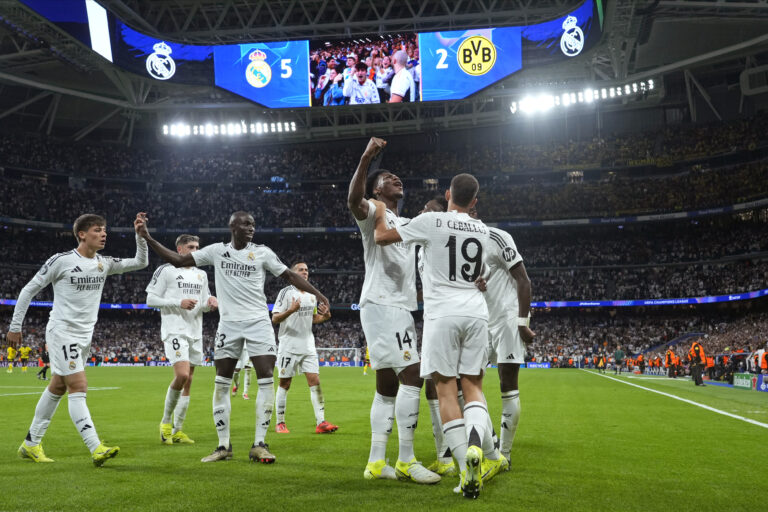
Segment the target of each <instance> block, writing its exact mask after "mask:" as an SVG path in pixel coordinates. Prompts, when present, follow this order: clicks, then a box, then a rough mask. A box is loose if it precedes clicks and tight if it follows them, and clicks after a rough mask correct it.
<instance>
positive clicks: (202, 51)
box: [21, 0, 603, 108]
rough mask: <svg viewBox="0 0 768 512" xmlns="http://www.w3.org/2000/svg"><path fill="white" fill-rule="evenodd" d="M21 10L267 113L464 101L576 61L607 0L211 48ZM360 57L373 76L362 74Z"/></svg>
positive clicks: (92, 11) (111, 22)
mask: <svg viewBox="0 0 768 512" xmlns="http://www.w3.org/2000/svg"><path fill="white" fill-rule="evenodd" d="M21 2H22V3H23V4H24V5H26V6H27V7H29V8H30V9H32V10H34V11H35V12H37V13H38V14H39V15H41V16H43V17H46V18H47V19H49V20H50V21H52V22H53V23H55V24H56V25H57V26H58V27H59V28H61V29H62V30H65V31H67V32H69V33H70V34H71V35H72V36H74V37H76V38H77V39H78V40H80V41H81V42H82V43H83V44H85V45H87V46H90V47H91V48H92V49H93V50H94V51H96V52H97V53H99V54H100V55H102V56H104V58H106V59H108V60H109V61H111V62H113V63H114V64H115V65H116V66H119V67H122V68H123V69H126V70H127V71H130V72H133V73H137V74H139V75H142V76H144V77H147V78H151V79H154V80H160V81H168V82H175V83H181V84H192V85H214V84H215V85H216V86H217V87H220V88H222V89H226V90H228V91H230V92H233V93H235V94H238V95H240V96H242V97H244V98H247V99H248V100H250V101H253V102H255V103H258V104H260V105H263V106H265V107H268V108H301V107H310V106H329V105H344V104H349V103H350V98H351V99H352V100H353V101H351V102H352V103H360V102H372V103H377V102H378V101H374V98H375V99H377V100H380V101H382V102H383V101H387V99H388V98H390V97H391V88H392V84H393V83H394V82H397V83H398V88H401V87H402V84H403V82H404V81H405V82H406V85H407V88H405V89H404V90H406V91H408V90H412V91H413V93H411V94H410V95H408V97H407V98H405V97H403V100H404V101H408V100H410V101H444V100H459V99H463V98H467V97H469V96H471V95H472V94H475V93H477V92H478V91H481V90H483V89H485V88H487V87H489V86H491V85H493V84H494V83H497V82H499V81H500V80H503V79H504V78H507V77H509V76H510V75H513V74H514V73H517V72H518V71H520V70H522V69H525V68H529V67H534V66H542V65H552V64H556V63H558V62H563V61H566V60H569V59H572V58H574V57H578V56H579V55H581V54H583V53H584V52H586V51H587V50H589V49H590V48H592V47H593V46H594V45H596V44H597V43H598V42H599V41H600V39H601V38H602V33H603V5H602V0H584V2H582V3H581V4H580V5H579V7H577V8H576V9H574V10H573V11H571V12H569V13H568V14H566V15H564V16H561V17H560V18H557V19H554V20H550V21H546V22H543V23H537V24H534V25H527V26H516V27H496V28H494V27H490V28H481V29H469V30H452V31H444V32H422V33H417V34H416V33H404V34H396V35H394V34H391V35H384V34H376V35H370V36H368V37H359V38H357V39H353V40H350V39H347V40H344V41H336V42H331V41H325V42H317V41H313V42H312V43H310V42H309V41H307V40H300V41H283V42H252V43H245V44H231V45H218V46H205V45H190V44H181V43H177V42H174V41H169V40H163V39H158V38H156V37H154V36H149V35H146V34H143V33H141V32H139V31H136V30H134V29H132V28H131V27H129V26H127V25H126V24H124V23H123V22H122V21H120V20H119V19H117V18H116V17H115V16H114V14H112V13H110V12H107V11H106V10H104V8H103V7H101V6H100V5H99V4H98V3H97V2H96V1H95V0H21ZM337 43H338V44H337ZM310 44H311V47H310ZM399 50H403V51H405V52H406V53H407V65H406V71H407V72H408V74H409V76H404V75H402V74H401V75H400V76H399V77H398V78H396V79H395V78H394V76H393V75H394V72H393V69H392V67H391V66H393V64H392V63H391V61H392V60H393V57H394V54H395V52H396V51H399ZM350 56H351V57H355V61H352V60H349V57H350ZM360 58H362V60H363V62H365V63H366V64H367V65H368V68H367V69H356V68H355V67H354V66H356V65H357V66H360V64H361V63H359V62H356V60H357V59H360ZM385 60H388V61H390V62H388V63H385V62H384V61H385ZM387 66H390V67H387ZM360 67H362V66H360ZM387 70H388V71H387ZM339 75H341V76H339ZM355 82H359V83H355ZM366 82H369V83H366ZM409 84H410V85H409ZM331 89H332V90H331Z"/></svg>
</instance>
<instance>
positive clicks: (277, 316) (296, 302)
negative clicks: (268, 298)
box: [272, 298, 301, 324]
mask: <svg viewBox="0 0 768 512" xmlns="http://www.w3.org/2000/svg"><path fill="white" fill-rule="evenodd" d="M300 307H301V299H296V298H292V299H291V305H290V306H289V307H288V309H286V310H285V311H282V312H280V313H272V323H273V324H280V323H283V320H285V319H286V318H288V317H289V316H291V315H292V314H294V313H295V312H297V311H298V310H299V308H300Z"/></svg>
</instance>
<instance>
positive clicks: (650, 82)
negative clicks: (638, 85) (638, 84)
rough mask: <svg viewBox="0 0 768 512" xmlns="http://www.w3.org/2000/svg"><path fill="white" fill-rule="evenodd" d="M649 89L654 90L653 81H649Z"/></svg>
mask: <svg viewBox="0 0 768 512" xmlns="http://www.w3.org/2000/svg"><path fill="white" fill-rule="evenodd" d="M648 89H650V90H653V80H652V79H651V80H648Z"/></svg>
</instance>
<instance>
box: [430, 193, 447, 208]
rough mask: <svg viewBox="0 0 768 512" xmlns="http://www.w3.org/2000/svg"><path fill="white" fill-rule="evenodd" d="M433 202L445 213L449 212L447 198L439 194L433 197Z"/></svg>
mask: <svg viewBox="0 0 768 512" xmlns="http://www.w3.org/2000/svg"><path fill="white" fill-rule="evenodd" d="M431 200H432V201H434V202H436V203H437V204H439V205H440V206H441V207H442V208H443V211H444V212H447V211H448V200H447V199H446V198H445V196H441V195H440V194H438V195H436V196H435V197H433V198H432V199H431Z"/></svg>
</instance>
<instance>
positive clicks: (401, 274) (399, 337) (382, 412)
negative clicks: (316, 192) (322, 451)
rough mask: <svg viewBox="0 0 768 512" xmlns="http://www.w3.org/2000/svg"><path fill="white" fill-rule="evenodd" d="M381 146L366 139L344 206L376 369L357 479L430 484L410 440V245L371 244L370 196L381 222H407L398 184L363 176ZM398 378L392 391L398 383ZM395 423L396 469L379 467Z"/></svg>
mask: <svg viewBox="0 0 768 512" xmlns="http://www.w3.org/2000/svg"><path fill="white" fill-rule="evenodd" d="M384 146H386V142H384V141H383V140H382V139H378V138H376V137H373V138H371V140H370V141H369V142H368V146H367V147H366V148H365V152H364V153H363V156H362V157H361V158H360V164H359V165H358V167H357V170H356V171H355V174H354V176H352V181H351V182H350V183H349V195H348V197H347V206H348V207H349V209H350V211H351V212H352V214H353V215H354V217H355V222H357V225H358V226H359V228H360V232H361V234H362V239H363V257H364V260H365V278H364V280H363V290H362V294H361V297H360V323H361V324H362V327H363V332H364V333H365V338H366V341H367V343H368V348H369V349H370V357H371V368H373V369H374V370H375V371H376V394H375V395H374V398H373V405H372V406H371V451H370V454H369V456H368V464H367V465H366V467H365V471H364V473H363V476H364V477H365V478H366V479H376V478H383V479H391V480H392V479H395V478H401V479H404V480H407V479H410V480H413V481H414V482H417V483H423V484H432V483H437V482H439V481H440V476H439V475H437V474H436V473H433V472H431V471H429V470H427V469H426V468H425V467H424V466H422V465H421V463H420V462H418V461H417V460H416V456H415V455H414V452H413V437H414V432H415V429H416V424H417V422H418V417H419V400H420V395H421V387H422V385H423V383H424V381H423V380H422V379H421V377H420V376H419V354H418V352H417V347H416V327H415V325H414V322H413V316H411V311H413V310H415V309H416V308H417V303H416V275H415V269H414V248H413V246H412V245H407V244H403V243H399V244H393V245H390V246H388V247H379V246H377V245H376V243H375V241H374V215H375V213H376V206H375V205H374V203H373V202H372V201H371V200H369V199H365V195H366V193H367V195H368V196H369V197H375V198H377V199H378V200H380V201H382V202H383V203H384V204H385V205H386V221H387V223H388V225H402V224H405V223H407V222H408V219H404V218H402V217H399V216H398V213H397V212H398V210H397V202H398V201H399V200H400V199H402V197H403V183H402V182H401V181H400V179H399V178H398V177H397V176H395V175H394V174H392V173H391V172H389V171H384V170H379V171H378V173H376V174H373V175H371V176H368V167H369V166H370V164H371V161H372V160H373V158H374V157H376V156H377V155H379V154H380V153H381V151H382V149H383V148H384ZM398 381H399V386H398ZM392 418H396V419H397V433H398V440H399V454H398V457H397V463H396V464H395V468H392V467H391V466H389V465H388V464H387V463H386V460H385V459H386V452H387V441H388V439H389V434H390V433H391V432H392Z"/></svg>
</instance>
